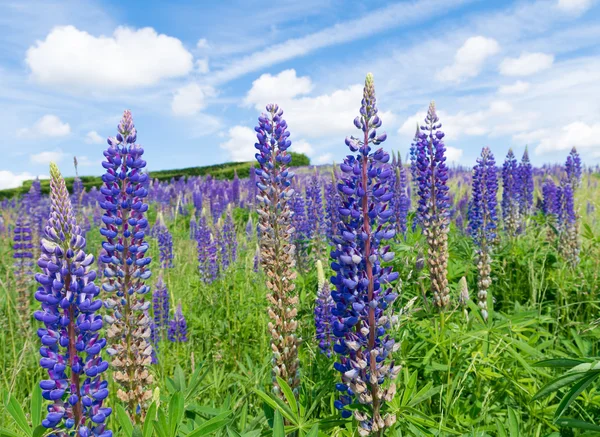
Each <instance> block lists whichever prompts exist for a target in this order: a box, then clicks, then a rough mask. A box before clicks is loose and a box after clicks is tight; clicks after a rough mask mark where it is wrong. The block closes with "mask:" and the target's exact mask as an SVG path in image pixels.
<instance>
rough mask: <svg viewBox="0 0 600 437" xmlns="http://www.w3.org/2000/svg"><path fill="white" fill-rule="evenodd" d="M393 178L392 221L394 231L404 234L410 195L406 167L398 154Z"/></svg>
mask: <svg viewBox="0 0 600 437" xmlns="http://www.w3.org/2000/svg"><path fill="white" fill-rule="evenodd" d="M395 171H396V174H395V179H394V197H393V199H392V204H393V209H394V221H395V222H396V232H397V234H399V235H406V230H407V227H408V225H407V217H408V210H409V209H410V197H408V189H409V187H408V178H407V177H406V168H404V166H403V165H402V158H401V157H400V154H398V165H397V167H396V168H395Z"/></svg>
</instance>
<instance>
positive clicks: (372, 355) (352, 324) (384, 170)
mask: <svg viewBox="0 0 600 437" xmlns="http://www.w3.org/2000/svg"><path fill="white" fill-rule="evenodd" d="M381 123H382V122H381V119H380V118H379V116H378V115H377V106H376V100H375V87H374V84H373V76H372V75H371V74H370V73H369V74H368V75H367V78H366V80H365V87H364V93H363V100H362V106H361V108H360V116H358V117H356V119H355V120H354V125H355V126H356V127H357V128H358V129H360V130H362V133H363V135H362V139H359V138H354V137H348V138H346V145H347V146H348V147H349V148H350V150H351V151H352V152H358V153H357V154H356V156H353V155H348V156H347V157H346V158H345V159H344V162H343V163H342V164H341V165H340V169H341V170H342V172H343V175H342V179H341V180H340V182H339V184H338V190H339V192H340V197H341V200H342V205H341V207H340V216H341V221H340V223H339V224H338V229H337V233H336V235H335V237H334V241H333V242H334V244H335V247H334V248H333V250H332V251H331V257H332V259H333V261H332V263H331V267H332V269H333V270H334V272H335V276H333V277H332V278H331V283H332V284H333V286H334V287H335V290H332V291H331V297H332V298H333V300H334V302H335V304H336V306H335V308H334V309H332V314H333V315H334V316H335V320H334V323H333V335H334V336H335V337H336V340H335V345H334V347H333V350H334V351H335V352H336V354H338V356H339V361H338V362H336V363H335V364H334V367H335V369H336V370H337V371H338V372H340V373H341V377H342V383H340V384H337V385H336V388H337V389H338V390H339V391H340V392H341V396H340V398H339V400H337V401H335V407H336V408H337V409H338V410H340V411H341V414H342V416H343V417H350V416H351V415H352V412H351V411H350V410H349V409H348V408H347V406H348V405H350V404H352V403H353V400H354V399H356V401H358V403H360V404H362V405H364V406H365V407H366V410H363V409H362V408H361V409H360V410H355V411H354V416H355V418H356V419H357V420H358V422H359V428H358V432H359V434H360V435H361V436H367V435H373V434H375V435H380V433H381V432H382V430H383V429H385V428H386V427H389V426H391V425H392V424H393V423H394V422H395V420H396V418H395V416H394V415H392V414H386V413H385V408H384V404H385V402H386V401H390V400H392V398H393V397H394V393H395V391H396V386H395V384H394V383H393V382H391V381H392V380H393V379H395V377H396V376H397V374H398V372H399V371H400V367H399V366H395V365H394V361H393V360H390V358H391V353H392V352H393V351H394V350H395V349H396V346H395V342H394V339H393V338H392V337H391V336H390V335H389V334H387V333H386V331H387V330H388V329H390V327H391V322H390V317H389V314H386V312H388V313H389V312H390V311H391V304H392V303H393V302H394V300H395V299H396V297H397V295H396V293H394V292H393V290H392V286H391V283H392V282H394V281H395V280H396V279H397V278H398V273H396V272H392V268H391V267H383V266H382V263H387V262H389V261H391V260H392V259H393V258H394V253H393V252H391V251H390V246H389V245H387V244H386V241H387V240H390V239H392V238H393V237H394V235H395V229H394V228H395V226H394V224H393V223H390V221H391V220H390V219H391V218H392V217H393V214H394V212H393V210H392V209H391V208H390V206H391V205H390V201H391V199H392V197H393V195H394V193H393V186H392V183H393V177H392V175H393V171H392V169H391V167H390V165H389V164H388V162H389V160H390V155H389V154H387V153H386V152H384V151H383V149H381V148H379V149H377V150H376V151H374V152H372V151H371V145H379V144H381V143H382V142H383V141H385V139H386V134H385V133H382V134H378V133H377V130H376V129H378V128H379V127H381ZM386 310H389V311H386ZM386 386H387V387H386Z"/></svg>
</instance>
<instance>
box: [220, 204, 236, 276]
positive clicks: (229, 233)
mask: <svg viewBox="0 0 600 437" xmlns="http://www.w3.org/2000/svg"><path fill="white" fill-rule="evenodd" d="M218 240H219V243H220V246H221V266H222V270H226V269H227V267H228V266H230V265H231V264H233V263H234V262H235V261H236V259H237V233H236V231H235V225H234V224H233V219H232V217H231V211H228V212H227V214H226V216H225V222H224V223H223V227H222V229H221V231H220V238H218Z"/></svg>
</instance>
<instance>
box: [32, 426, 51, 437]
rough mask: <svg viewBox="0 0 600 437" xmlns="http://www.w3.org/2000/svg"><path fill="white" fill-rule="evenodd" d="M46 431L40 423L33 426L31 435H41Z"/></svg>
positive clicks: (36, 436) (37, 436) (39, 436)
mask: <svg viewBox="0 0 600 437" xmlns="http://www.w3.org/2000/svg"><path fill="white" fill-rule="evenodd" d="M46 431H48V429H47V428H44V427H43V426H42V425H38V426H36V427H35V429H34V430H33V435H32V437H42V436H43V435H45V434H46Z"/></svg>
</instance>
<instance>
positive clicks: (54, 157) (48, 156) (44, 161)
mask: <svg viewBox="0 0 600 437" xmlns="http://www.w3.org/2000/svg"><path fill="white" fill-rule="evenodd" d="M65 156H67V154H66V153H64V152H63V151H62V150H60V149H57V150H54V151H46V152H40V153H35V154H33V155H29V160H30V161H31V162H32V163H33V164H40V165H49V164H50V163H51V162H54V163H58V162H60V161H62V160H63V158H64V157H65Z"/></svg>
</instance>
